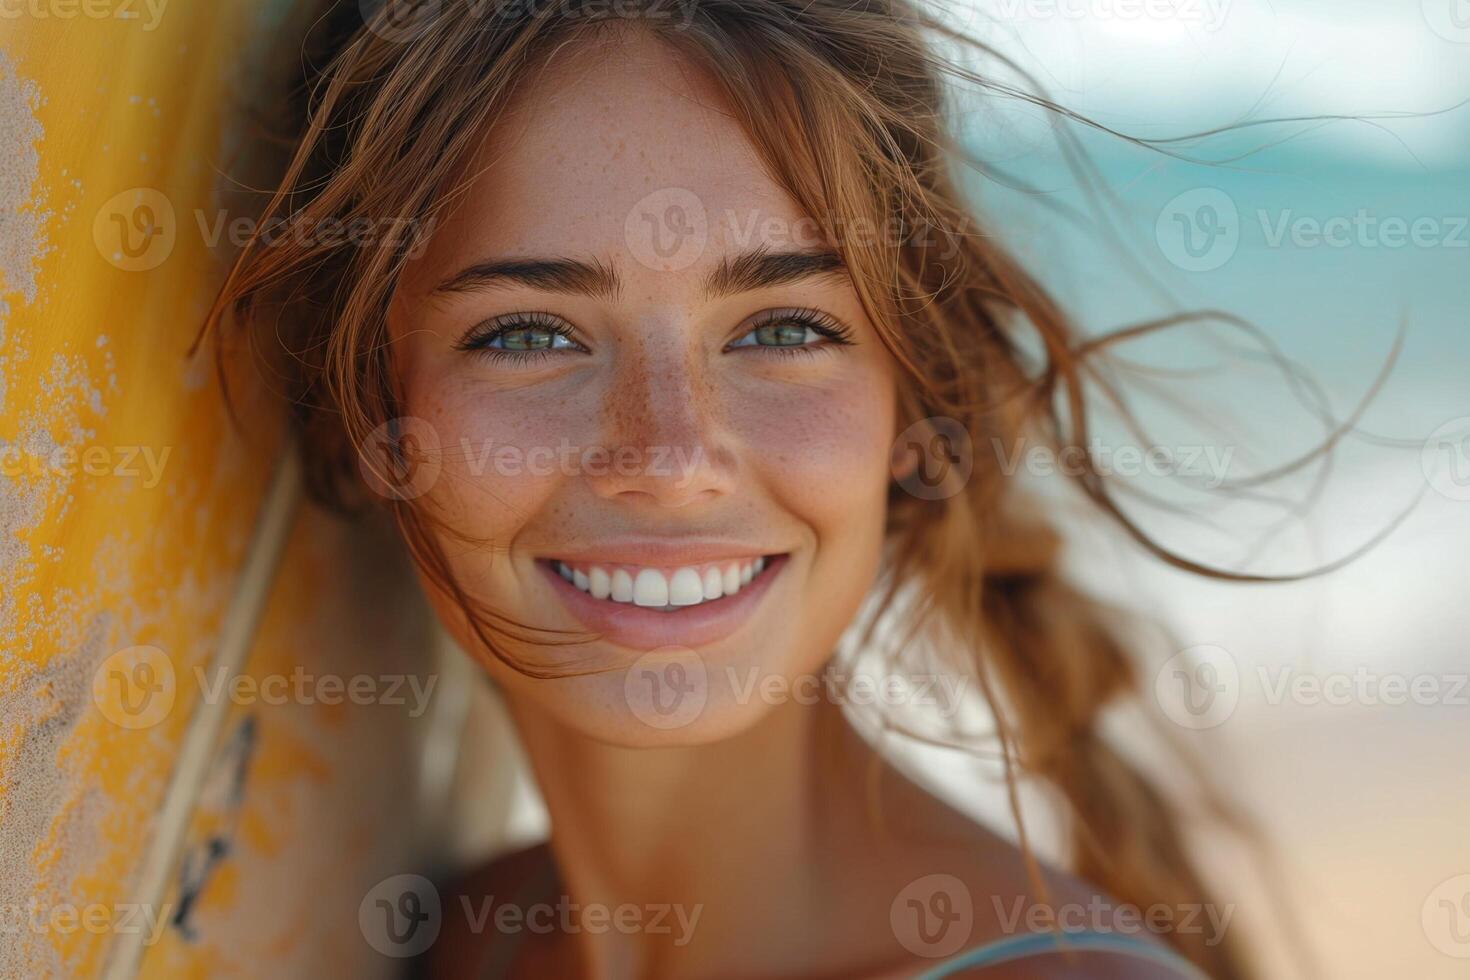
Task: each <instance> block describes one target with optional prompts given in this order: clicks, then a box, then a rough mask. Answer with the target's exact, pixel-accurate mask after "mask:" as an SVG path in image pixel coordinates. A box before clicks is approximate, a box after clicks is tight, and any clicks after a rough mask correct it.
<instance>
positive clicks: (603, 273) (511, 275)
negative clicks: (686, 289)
mask: <svg viewBox="0 0 1470 980" xmlns="http://www.w3.org/2000/svg"><path fill="white" fill-rule="evenodd" d="M846 271H847V266H846V264H845V263H844V262H843V261H842V256H840V255H838V254H837V253H836V252H834V251H832V250H830V249H803V250H797V251H787V252H775V251H772V250H771V249H770V248H769V246H764V245H763V246H761V247H759V248H756V249H753V250H751V251H749V252H745V253H743V254H741V255H738V256H736V257H734V258H726V259H723V260H722V261H721V262H720V264H719V266H717V267H716V268H715V270H714V271H713V272H711V273H710V274H709V276H708V278H706V279H705V283H704V290H705V295H706V296H707V297H710V298H713V297H717V296H725V295H731V294H733V293H741V292H748V291H750V290H755V289H762V288H765V287H769V286H782V285H786V284H788V283H792V282H797V281H799V280H802V279H808V278H811V277H813V276H831V275H839V274H846ZM502 285H520V286H529V287H531V288H532V289H544V290H547V291H549V292H559V293H574V294H580V295H584V296H591V297H594V298H604V299H615V298H616V297H617V296H618V295H619V294H620V293H621V291H622V288H623V281H622V278H621V277H620V276H619V275H618V273H617V270H616V269H614V268H612V267H611V266H609V265H607V264H605V263H604V262H602V261H601V260H600V259H593V260H592V261H591V262H586V261H582V260H580V259H569V258H526V259H499V260H490V261H486V262H477V263H475V264H474V265H471V266H467V267H465V268H463V269H461V270H460V271H458V272H456V273H455V274H454V275H452V276H450V277H449V278H448V279H445V280H444V281H443V282H441V283H440V284H439V285H438V286H436V287H435V289H434V291H435V292H440V293H458V292H470V291H474V290H479V289H493V288H495V287H497V286H502Z"/></svg>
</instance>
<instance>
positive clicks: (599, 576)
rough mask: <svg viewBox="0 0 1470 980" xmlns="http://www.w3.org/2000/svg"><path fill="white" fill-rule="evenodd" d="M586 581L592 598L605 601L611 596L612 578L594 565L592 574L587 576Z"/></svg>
mask: <svg viewBox="0 0 1470 980" xmlns="http://www.w3.org/2000/svg"><path fill="white" fill-rule="evenodd" d="M587 579H588V584H589V585H590V586H591V591H592V598H594V599H606V598H607V597H608V596H610V595H612V576H611V575H609V574H607V572H605V571H603V570H602V569H600V568H598V567H597V566H595V565H594V566H593V567H592V574H591V575H589V576H587Z"/></svg>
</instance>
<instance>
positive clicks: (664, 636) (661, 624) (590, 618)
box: [536, 550, 787, 650]
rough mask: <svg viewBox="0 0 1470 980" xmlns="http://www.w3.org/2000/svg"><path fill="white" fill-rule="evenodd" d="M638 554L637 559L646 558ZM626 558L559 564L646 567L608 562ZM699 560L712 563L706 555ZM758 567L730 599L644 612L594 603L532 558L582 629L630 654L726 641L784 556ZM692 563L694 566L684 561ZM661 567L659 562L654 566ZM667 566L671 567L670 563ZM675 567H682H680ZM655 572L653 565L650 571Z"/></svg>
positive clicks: (551, 566) (748, 556)
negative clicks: (595, 634)
mask: <svg viewBox="0 0 1470 980" xmlns="http://www.w3.org/2000/svg"><path fill="white" fill-rule="evenodd" d="M673 553H674V550H665V551H663V552H662V553H661V555H660V557H662V556H666V555H672V554H673ZM647 554H648V553H647V552H646V551H644V552H643V555H644V556H647ZM681 554H682V555H683V556H687V557H688V558H694V557H695V555H694V554H692V553H691V552H689V551H688V550H685V551H683V552H682V553H681ZM621 557H630V556H625V555H616V554H611V553H603V554H601V555H599V556H598V558H597V560H595V561H594V560H592V559H591V558H590V557H589V558H574V557H572V556H568V557H566V558H564V559H561V556H558V558H559V559H561V560H564V561H566V562H567V563H569V564H571V563H576V564H582V563H584V562H585V563H587V564H599V563H600V564H604V565H617V564H640V565H644V566H645V567H648V566H649V565H650V564H651V563H649V562H648V560H647V557H645V558H644V561H642V562H637V563H633V562H626V563H625V562H615V561H611V560H610V559H613V558H621ZM700 557H703V558H704V560H705V561H712V560H713V559H711V558H708V557H707V556H700ZM722 557H723V558H725V559H736V558H742V557H743V558H744V559H745V560H746V561H747V562H748V561H751V560H753V559H754V558H756V557H757V554H755V553H751V552H748V551H747V552H745V553H743V555H742V554H737V553H736V552H727V553H726V554H725V555H723V556H722ZM764 557H765V562H764V568H763V569H762V570H761V572H760V573H759V574H755V575H753V576H752V578H751V580H750V581H749V582H748V583H746V584H743V585H742V586H741V587H740V591H739V592H736V593H735V594H734V595H726V596H723V597H721V598H719V599H711V600H707V601H703V602H700V603H699V604H697V605H690V606H685V607H682V608H673V609H669V610H667V611H666V610H665V609H660V608H649V607H644V606H639V605H635V604H633V603H631V602H614V601H612V600H611V599H596V598H593V597H592V596H591V595H590V594H588V593H587V592H583V591H582V590H581V589H579V588H577V586H576V585H574V584H572V583H571V582H568V581H567V580H565V579H564V578H562V576H561V574H560V573H559V572H558V570H557V566H558V564H559V563H560V562H559V561H558V559H546V558H538V559H536V567H537V568H539V569H540V570H541V573H542V574H543V575H545V576H546V578H547V580H548V581H549V582H550V583H551V587H552V589H553V591H555V592H556V594H557V596H558V597H559V598H560V599H561V601H562V603H563V604H564V605H565V606H566V607H567V609H568V610H569V611H570V612H571V614H572V615H573V616H574V617H575V618H576V619H577V621H578V622H580V623H581V624H582V625H583V626H584V627H586V628H587V629H588V630H591V631H592V632H594V633H597V634H599V635H600V636H601V638H602V639H603V640H604V641H606V642H609V643H615V644H617V645H618V646H623V647H628V648H630V649H634V650H654V649H657V648H659V647H665V646H682V647H690V648H694V647H699V646H705V645H707V644H710V643H715V642H717V641H719V640H722V639H724V638H725V637H727V636H729V635H730V634H731V633H733V632H735V630H737V629H739V628H740V626H741V625H742V624H744V623H745V622H746V621H747V620H748V619H749V618H750V617H751V615H752V614H753V613H754V612H755V609H756V607H757V605H758V604H759V603H760V600H761V598H762V597H763V596H764V595H765V594H766V592H767V590H769V588H770V587H771V583H772V582H774V581H775V579H776V577H777V576H779V575H780V574H781V571H782V569H784V568H785V566H786V559H787V556H786V555H785V554H778V555H766V556H764ZM688 563H689V564H694V562H688ZM660 564H662V563H660ZM669 564H673V563H672V562H671V563H669ZM680 564H683V562H681V563H680ZM654 567H657V566H654Z"/></svg>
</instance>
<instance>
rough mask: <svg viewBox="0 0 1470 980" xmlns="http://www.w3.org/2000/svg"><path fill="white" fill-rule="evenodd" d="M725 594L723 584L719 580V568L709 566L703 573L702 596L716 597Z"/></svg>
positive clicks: (707, 597)
mask: <svg viewBox="0 0 1470 980" xmlns="http://www.w3.org/2000/svg"><path fill="white" fill-rule="evenodd" d="M724 594H725V586H724V584H723V583H722V582H721V581H720V570H719V569H718V568H711V569H710V570H709V571H707V572H705V573H704V597H705V598H706V599H718V598H719V597H720V596H722V595H724Z"/></svg>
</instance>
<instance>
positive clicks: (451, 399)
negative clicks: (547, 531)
mask: <svg viewBox="0 0 1470 980" xmlns="http://www.w3.org/2000/svg"><path fill="white" fill-rule="evenodd" d="M409 406H410V410H411V413H412V414H414V415H416V416H418V417H419V418H422V419H424V420H425V421H427V422H428V423H429V424H430V425H431V426H433V429H434V431H435V433H436V434H437V435H438V437H439V439H440V443H441V450H442V453H443V467H442V473H441V476H440V478H439V479H438V481H437V482H436V484H435V486H434V488H433V490H432V492H431V495H430V502H431V503H432V504H433V505H434V507H435V508H436V510H437V511H438V512H439V513H441V514H442V515H443V517H444V519H445V520H446V521H448V523H449V525H450V526H451V527H452V528H454V529H456V530H463V531H466V532H468V533H472V534H475V535H477V536H481V537H486V538H489V539H491V540H493V541H494V542H496V543H497V544H501V545H503V544H506V543H508V542H509V541H510V540H511V538H512V537H513V536H514V535H515V534H516V532H517V531H519V530H520V529H521V528H522V527H523V526H524V525H525V524H526V523H527V522H528V521H529V520H531V519H532V518H536V519H542V518H545V517H547V516H555V515H554V514H550V515H548V512H547V506H548V501H549V499H550V498H552V497H553V495H554V494H555V491H556V489H557V487H558V486H559V485H561V484H562V483H564V482H565V480H566V479H567V476H568V474H569V472H572V471H574V470H575V464H576V459H577V456H576V447H578V446H586V445H590V444H593V443H594V442H595V441H596V429H597V421H596V420H597V413H596V411H595V409H593V408H592V407H591V406H589V405H588V404H587V402H586V396H585V394H579V393H578V392H577V391H575V390H565V391H561V392H557V391H544V390H532V389H523V390H511V391H506V390H495V389H492V388H490V387H488V386H486V385H485V384H483V383H479V382H474V381H459V380H454V379H446V378H437V379H433V381H432V382H429V383H423V384H420V385H418V386H417V389H416V390H412V389H411V391H410V397H409Z"/></svg>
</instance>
